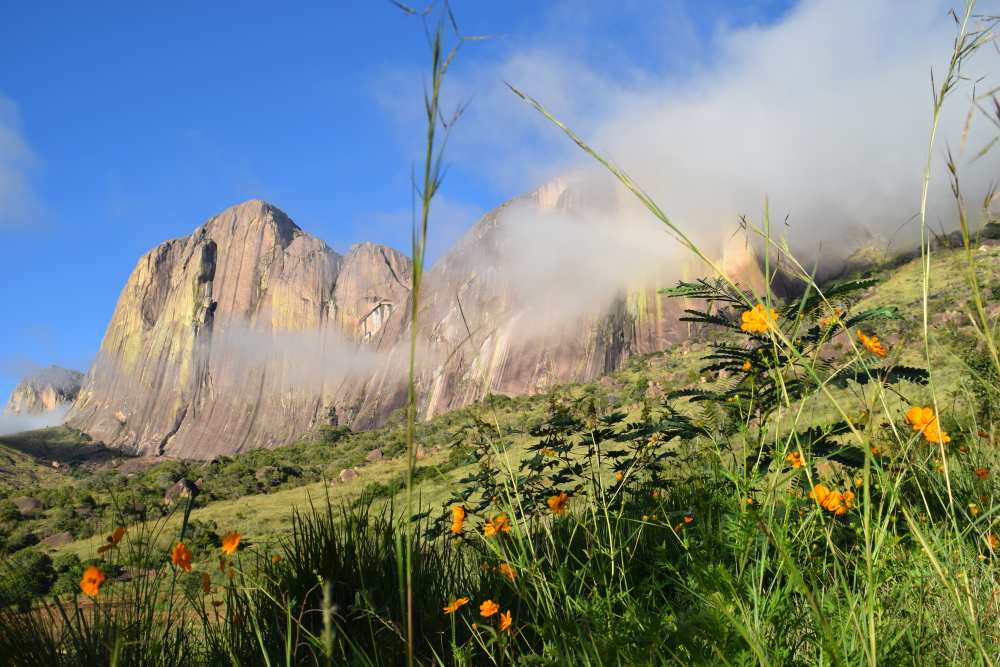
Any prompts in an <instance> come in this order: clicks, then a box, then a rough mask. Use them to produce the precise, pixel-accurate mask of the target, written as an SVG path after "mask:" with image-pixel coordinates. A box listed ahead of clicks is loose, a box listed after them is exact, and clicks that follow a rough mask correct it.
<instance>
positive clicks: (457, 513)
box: [451, 505, 465, 535]
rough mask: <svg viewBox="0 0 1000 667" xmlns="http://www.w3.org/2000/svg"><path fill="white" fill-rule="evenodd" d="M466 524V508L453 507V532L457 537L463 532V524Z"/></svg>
mask: <svg viewBox="0 0 1000 667" xmlns="http://www.w3.org/2000/svg"><path fill="white" fill-rule="evenodd" d="M463 523H465V508H464V507H462V506H461V505H452V507H451V532H453V533H455V534H456V535H457V534H459V533H461V532H462V524H463Z"/></svg>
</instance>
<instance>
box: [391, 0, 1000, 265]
mask: <svg viewBox="0 0 1000 667" xmlns="http://www.w3.org/2000/svg"><path fill="white" fill-rule="evenodd" d="M997 4H998V3H995V2H994V3H984V4H982V5H981V6H980V7H979V11H981V12H983V13H991V12H992V13H997V11H998V9H1000V8H998V7H996V6H994V5H997ZM559 7H560V9H559V10H558V11H554V12H553V13H552V16H551V17H550V20H549V21H548V22H543V23H544V24H543V25H541V26H540V27H539V29H538V32H537V34H535V35H530V36H523V35H522V36H518V37H517V38H516V40H515V39H512V40H511V42H510V44H509V45H508V44H501V46H503V49H502V50H504V53H503V55H502V57H501V58H499V59H497V60H493V61H490V60H489V59H478V60H477V59H475V58H470V63H469V64H467V66H466V67H465V68H464V69H463V68H456V69H455V71H454V73H453V75H452V76H451V78H450V79H449V81H448V86H450V90H451V97H452V99H455V100H465V99H471V100H472V104H471V106H470V107H469V111H468V112H467V114H466V115H465V117H464V118H463V119H462V120H461V121H460V123H459V125H458V127H457V130H456V134H455V137H454V140H453V142H452V143H451V144H450V146H449V151H450V152H449V157H450V159H451V160H452V161H453V162H455V163H457V164H458V165H459V166H460V167H461V168H462V169H464V170H466V171H468V172H474V173H475V174H476V175H478V176H479V177H480V178H481V179H482V180H483V181H486V182H489V183H491V184H493V185H494V186H496V187H497V188H498V189H501V190H504V191H506V192H507V193H508V194H509V195H516V194H519V193H521V192H524V191H527V190H530V189H532V188H533V187H536V186H537V185H539V184H541V183H542V182H544V181H546V180H548V179H549V178H551V177H553V176H556V175H559V174H564V173H569V172H572V171H574V170H576V169H578V168H580V167H581V166H586V168H591V167H592V163H591V162H590V161H589V158H587V157H585V156H584V155H583V154H582V153H581V152H580V151H579V150H578V149H577V148H576V147H575V146H573V145H572V144H571V142H569V141H568V140H567V139H566V138H565V137H564V136H563V135H562V133H561V132H559V130H558V129H557V128H555V127H554V126H552V125H551V124H550V123H548V121H546V120H545V119H543V118H542V117H541V116H540V115H539V114H537V112H535V111H534V110H532V109H530V108H529V107H528V106H527V105H526V104H524V103H523V102H521V101H520V100H518V99H516V98H515V97H514V96H513V95H512V94H511V93H510V92H509V91H508V90H507V88H506V86H505V85H504V81H509V82H511V83H512V84H514V85H516V86H518V87H519V88H521V89H522V90H524V91H525V92H526V93H528V94H530V95H532V96H534V97H536V98H537V99H538V100H540V101H541V102H542V103H543V104H545V105H546V106H547V107H548V108H549V109H550V110H552V111H553V112H554V113H555V114H556V115H557V116H558V117H559V118H561V119H562V120H564V121H565V122H566V123H567V124H569V125H570V126H571V127H573V128H574V129H576V130H578V132H579V133H580V134H581V135H582V136H584V138H586V139H588V140H589V141H590V142H591V143H592V145H594V146H595V147H596V148H598V149H599V150H600V151H602V152H603V153H604V154H606V155H607V156H608V157H610V158H611V159H612V160H613V161H614V162H616V163H617V164H619V165H620V166H622V167H623V168H625V169H626V171H628V172H629V173H630V174H631V175H633V176H634V177H635V178H636V180H638V181H639V182H640V183H641V184H642V185H643V186H644V187H645V188H647V189H648V190H649V191H650V193H651V194H653V196H654V197H655V199H656V200H657V201H658V202H659V203H660V205H661V207H662V208H663V209H664V210H665V211H666V212H667V213H668V215H670V216H671V217H672V218H673V220H674V221H675V222H676V223H677V224H678V225H680V226H681V227H682V228H684V229H685V230H686V231H688V232H689V233H691V234H692V235H693V236H695V237H696V238H697V239H698V240H699V241H700V242H702V243H706V244H709V245H715V246H718V245H721V244H722V243H723V241H724V239H725V238H728V236H729V235H730V233H731V230H732V228H733V226H734V225H735V223H736V221H737V220H738V216H739V215H741V214H748V215H749V216H751V218H752V219H754V220H755V221H756V222H758V223H759V221H760V219H761V214H762V211H763V206H764V199H765V197H768V199H769V202H770V207H771V219H772V222H773V223H774V226H775V228H777V229H782V230H784V229H785V228H784V225H782V224H781V222H782V221H783V220H784V219H785V218H786V216H787V217H788V221H789V226H788V228H787V233H788V236H789V238H790V240H791V242H792V243H793V245H795V246H797V247H798V248H799V249H800V250H801V251H803V254H804V255H812V254H813V253H814V252H815V250H816V249H817V247H818V245H819V244H820V243H822V244H823V255H824V257H825V258H832V257H836V256H838V255H842V254H844V253H846V252H849V251H850V249H851V246H852V245H853V244H854V243H856V242H857V240H858V239H859V238H864V237H865V236H866V235H867V234H869V233H875V234H879V235H881V236H883V237H888V236H890V235H892V234H893V232H894V231H895V230H896V229H897V228H899V227H900V226H901V225H904V224H905V223H906V222H907V221H908V220H910V219H911V218H912V216H913V215H914V214H915V213H917V211H918V208H919V192H920V185H921V173H922V169H923V164H924V161H925V159H926V155H927V141H928V137H929V132H930V122H931V104H930V102H931V95H930V76H929V74H930V70H931V68H932V67H933V68H934V70H935V72H936V73H937V76H938V81H940V78H941V76H942V75H943V70H944V68H945V67H946V66H947V63H948V58H949V55H950V49H951V45H952V40H953V38H954V34H955V25H954V23H953V22H952V20H951V19H950V18H949V16H948V14H947V12H948V9H949V8H950V4H949V3H947V2H941V1H939V0H915V1H914V2H911V3H907V4H906V7H905V8H901V7H900V5H898V4H896V3H872V2H866V1H862V0H848V1H841V0H807V1H804V2H802V3H800V4H799V5H797V6H796V7H794V8H793V9H791V10H790V11H788V12H787V13H786V14H785V15H783V16H782V17H781V18H780V19H779V20H778V21H777V22H775V23H773V24H750V25H747V24H746V23H744V24H743V25H742V26H738V27H732V26H731V25H728V24H726V23H723V22H720V23H718V24H717V25H716V26H715V28H714V30H713V31H712V33H711V35H710V36H709V37H708V38H707V41H706V39H702V45H701V48H693V47H692V46H691V45H692V44H693V41H692V30H693V28H692V22H691V21H690V20H689V19H690V17H689V16H687V15H685V14H684V13H683V12H679V11H678V9H677V5H665V6H664V8H663V9H662V11H655V10H654V11H652V12H650V7H649V5H643V6H641V7H632V10H631V11H634V12H636V16H638V15H639V13H640V12H645V14H643V18H642V20H634V21H633V23H634V24H635V25H638V26H640V29H639V30H638V31H636V32H635V35H634V37H635V44H636V45H637V46H636V48H635V52H634V53H630V52H629V49H630V44H627V43H621V40H620V38H619V41H618V42H617V43H614V44H613V45H611V46H609V45H608V44H606V43H603V42H601V41H598V40H597V39H596V38H597V37H598V36H599V37H601V38H602V39H603V40H607V34H602V33H601V32H600V31H599V30H598V31H597V32H596V33H594V32H592V31H593V27H594V24H595V22H596V23H600V19H602V18H606V17H600V16H598V17H594V16H590V15H588V14H587V13H586V12H582V13H581V14H580V15H579V16H576V15H575V14H574V13H573V12H568V11H565V5H560V6H559ZM623 11H630V10H629V9H626V10H623ZM688 11H692V12H694V11H697V10H696V9H690V10H688ZM646 15H648V18H647V16H646ZM686 16H687V18H686ZM459 18H461V17H459ZM633 27H634V26H633ZM588 31H590V32H588ZM651 36H655V39H653V38H651ZM588 38H589V39H591V40H592V42H593V45H594V46H593V50H594V51H596V52H597V53H598V54H599V56H595V55H594V54H591V53H588V51H587V49H586V47H585V46H584V47H581V41H586V39H588ZM661 44H662V46H660V45H661ZM678 44H680V45H687V46H685V47H684V48H678ZM508 46H509V47H510V48H508ZM488 47H489V44H488V43H487V45H486V46H484V47H478V46H473V48H488ZM460 58H461V57H460ZM997 61H998V55H997V53H996V51H995V50H993V49H984V50H983V51H982V52H981V53H980V54H979V55H978V56H977V57H976V59H974V60H973V61H971V62H970V63H969V64H968V67H967V70H966V71H965V74H966V75H968V76H969V77H970V78H974V77H978V76H980V75H989V73H990V72H991V69H992V70H996V65H997V64H998V63H997ZM460 62H461V61H460ZM417 82H419V77H414V76H412V75H411V76H402V75H400V76H396V77H394V78H392V77H390V78H389V79H388V80H387V83H386V88H385V90H392V91H393V94H392V95H391V96H387V97H386V99H389V98H390V97H391V99H393V100H394V102H393V104H394V106H393V110H394V111H393V113H396V114H397V117H396V120H397V122H398V123H399V124H400V127H401V128H404V130H405V131H407V132H410V131H412V128H413V127H414V124H415V123H416V122H417V120H418V119H417V118H416V117H414V116H407V115H405V113H407V112H405V111H403V110H401V109H406V108H409V107H407V106H406V105H399V104H398V100H399V99H400V96H401V95H404V94H405V95H406V97H404V99H419V98H418V97H417V94H418V91H417V90H416V89H415V86H416V83H417ZM998 84H1000V82H998V81H996V79H995V77H994V78H990V77H989V76H987V78H986V79H985V80H984V81H982V82H981V83H980V84H979V90H980V91H982V90H985V89H988V88H990V87H992V86H996V85H998ZM407 87H408V88H407ZM969 93H970V88H969V87H968V86H966V87H964V88H961V89H960V90H959V91H958V92H956V93H955V94H954V96H953V97H952V98H951V99H950V100H949V101H948V105H947V107H946V111H945V114H944V116H943V118H942V123H941V127H942V131H941V134H940V136H939V141H938V144H937V147H936V149H935V152H934V156H935V160H936V167H935V172H934V180H933V185H932V190H931V197H930V206H929V216H928V220H929V223H930V224H932V225H933V226H935V227H937V226H938V224H942V225H943V226H945V227H948V226H953V225H952V224H951V222H950V221H953V220H954V204H953V202H952V200H951V198H950V190H949V187H948V182H947V180H946V178H945V174H944V170H943V160H941V159H940V158H941V157H942V154H943V151H944V149H945V147H946V146H951V147H952V148H954V149H957V147H958V146H959V144H960V143H961V139H960V135H961V132H962V126H963V123H964V120H965V114H966V113H967V111H968V109H969ZM409 106H413V107H414V108H415V113H416V112H419V108H418V107H419V105H416V104H414V105H409ZM387 108H388V107H387ZM398 114H404V115H398ZM995 131H996V128H995V127H993V126H992V125H990V124H988V123H987V122H986V119H985V118H981V117H977V118H975V119H974V122H973V125H972V128H971V132H970V138H969V143H968V148H967V150H966V153H965V155H964V156H963V157H962V160H963V167H962V168H963V179H964V184H963V185H964V188H965V191H966V194H967V199H968V201H969V202H970V203H973V202H978V201H979V200H980V199H981V196H982V193H983V192H985V189H986V188H987V186H988V184H989V182H990V180H991V179H993V178H994V177H995V176H996V175H997V173H998V167H1000V150H998V151H994V152H993V153H992V154H990V155H989V156H987V157H986V158H984V159H982V160H980V161H979V162H978V163H976V164H974V165H968V164H966V163H968V161H969V157H970V156H971V154H972V153H974V152H975V150H978V148H979V147H981V146H982V145H984V144H985V143H986V142H987V141H988V140H989V139H990V138H992V136H993V135H994V133H995ZM604 178H607V179H611V176H610V175H605V176H604ZM470 223H471V221H470ZM916 238H917V231H916V226H915V225H914V224H912V223H911V224H909V225H908V226H905V227H904V229H903V231H902V232H901V233H899V234H898V235H896V238H895V239H894V242H895V243H896V244H897V246H898V245H912V244H914V243H915V241H916ZM714 249H715V248H710V251H711V250H714Z"/></svg>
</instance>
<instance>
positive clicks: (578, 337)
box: [68, 179, 760, 458]
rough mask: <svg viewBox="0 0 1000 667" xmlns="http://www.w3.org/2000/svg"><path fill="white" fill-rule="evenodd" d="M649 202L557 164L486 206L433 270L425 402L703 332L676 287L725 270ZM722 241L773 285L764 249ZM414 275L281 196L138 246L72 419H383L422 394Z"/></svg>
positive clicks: (186, 449)
mask: <svg viewBox="0 0 1000 667" xmlns="http://www.w3.org/2000/svg"><path fill="white" fill-rule="evenodd" d="M631 201H632V199H631V196H630V195H628V194H627V193H622V192H619V191H617V190H614V189H609V188H595V187H591V185H590V184H587V183H583V184H581V183H579V182H572V181H570V180H568V179H560V180H555V181H553V182H551V183H549V184H547V185H545V186H543V187H542V188H539V189H538V190H537V191H535V192H533V193H530V194H528V195H525V196H523V197H519V198H517V199H515V200H512V201H510V202H508V203H506V204H504V205H503V206H501V207H499V208H497V209H496V210H494V211H491V212H490V213H488V214H487V215H485V216H484V217H483V218H482V220H480V221H479V222H478V223H477V224H476V225H474V226H473V227H472V228H471V229H470V230H469V231H468V232H467V233H466V234H465V236H464V237H463V238H462V239H460V240H459V241H458V242H457V243H456V244H455V246H454V247H453V248H452V249H451V250H450V251H449V252H448V253H446V254H445V255H444V256H443V257H442V258H441V259H440V260H439V261H438V262H436V264H435V265H434V266H433V267H429V269H428V271H427V272H426V274H425V275H424V284H423V292H422V295H421V298H420V301H419V303H418V313H419V316H418V323H417V336H416V346H417V347H416V349H417V351H418V357H417V359H418V361H417V366H416V379H417V387H418V397H419V402H420V412H421V415H422V416H424V417H428V418H429V417H431V416H433V415H436V414H440V413H441V412H444V411H447V410H450V409H453V408H456V407H460V406H462V405H466V404H468V403H470V402H472V401H475V400H478V399H480V398H482V397H484V396H486V395H487V394H489V393H491V392H494V393H504V394H526V393H536V392H541V391H544V390H546V389H548V388H549V387H551V386H553V385H557V384H561V383H566V382H575V381H581V380H589V379H592V378H595V377H598V376H600V375H602V374H605V373H608V372H611V371H614V370H616V369H617V368H619V367H620V366H621V365H622V363H623V362H624V361H625V360H626V359H628V358H629V357H630V356H632V355H635V354H645V353H649V352H652V351H656V350H660V349H663V348H664V347H666V346H667V345H669V344H670V343H671V342H675V341H678V340H681V339H683V338H685V337H686V336H688V335H689V331H688V328H687V325H686V324H685V323H683V322H679V321H678V317H679V315H680V314H681V311H682V309H683V308H684V307H685V306H686V305H689V304H684V303H682V302H679V301H677V300H672V299H668V298H666V297H664V296H663V295H661V294H659V293H658V292H657V290H658V289H659V288H661V287H664V286H668V285H671V284H673V283H674V282H676V280H677V279H678V278H693V277H696V276H699V275H704V273H705V272H706V267H704V266H699V265H698V264H697V263H692V262H690V261H688V260H686V259H681V257H682V255H681V254H680V253H678V247H677V244H676V241H675V240H673V239H672V238H670V236H669V235H667V234H666V232H665V230H664V228H663V226H662V225H661V224H660V223H657V222H655V221H651V220H650V219H649V217H648V215H646V216H645V217H643V212H641V211H637V210H636V209H635V207H634V205H632V204H631ZM716 251H717V256H718V257H720V258H723V254H725V258H724V259H725V262H724V263H725V264H726V265H727V266H728V267H730V268H731V269H732V270H733V271H734V272H736V273H738V274H739V275H737V276H736V277H737V279H740V280H742V281H745V282H746V284H748V285H749V284H754V283H755V281H756V284H760V271H759V269H758V263H757V262H756V261H755V259H754V257H753V253H752V251H751V250H749V249H748V248H737V247H733V248H728V247H727V248H724V247H723V244H720V245H719V246H718V248H717V249H716ZM720 262H721V259H720ZM412 274H413V267H412V264H411V261H410V260H409V259H408V258H407V257H406V256H404V255H402V254H401V253H399V252H397V251H395V250H392V249H390V248H387V247H384V246H380V245H376V244H371V243H362V244H358V245H356V246H354V247H352V248H351V249H350V250H349V251H348V252H347V254H346V255H343V256H341V255H339V254H337V253H336V252H334V251H332V250H331V249H330V248H329V247H328V246H327V245H326V244H325V243H324V242H323V241H321V240H319V239H317V238H315V237H313V236H311V235H309V234H307V233H305V232H304V231H302V230H301V229H300V228H299V227H298V226H297V225H295V223H293V222H292V221H291V220H290V219H289V218H288V217H287V216H286V215H285V214H284V213H282V212H281V211H279V210H278V209H276V208H275V207H273V206H271V205H269V204H267V203H265V202H262V201H257V200H254V201H249V202H245V203H243V204H240V205H238V206H235V207H233V208H230V209H227V210H226V211H224V212H222V213H220V214H219V215H217V216H215V217H213V218H212V219H211V220H209V221H208V222H206V223H205V224H204V225H202V226H201V227H199V228H197V229H196V230H195V231H194V233H193V234H191V235H190V236H188V237H185V238H181V239H175V240H172V241H167V242H166V243H163V244H162V245H160V246H158V247H157V248H155V249H153V250H152V251H150V252H149V253H147V254H146V255H144V256H143V257H142V258H141V259H140V260H139V263H138V264H137V265H136V267H135V269H134V271H133V272H132V275H131V277H130V278H129V280H128V282H127V283H126V285H125V288H124V289H123V290H122V293H121V296H120V297H119V300H118V304H117V307H116V308H115V312H114V315H113V317H112V319H111V322H110V324H109V325H108V329H107V332H106V334H105V337H104V340H103V343H102V345H101V349H100V353H99V354H98V356H97V358H96V361H95V363H94V365H93V367H92V368H91V370H90V372H89V374H88V375H87V377H86V380H85V382H84V386H83V388H82V390H81V391H80V395H79V398H78V399H77V401H76V403H75V405H74V407H73V409H72V410H71V412H70V414H69V417H68V423H69V424H70V425H71V426H74V427H76V428H79V429H80V430H82V431H84V432H86V433H88V434H90V435H91V436H92V437H94V438H95V439H97V440H100V441H103V442H105V443H107V444H110V445H115V446H120V447H124V448H127V449H131V450H133V451H135V452H137V453H140V454H145V455H169V456H177V457H190V458H211V457H213V456H216V455H219V454H229V453H234V452H238V451H243V450H248V449H253V448H260V447H275V446H280V445H283V444H286V443H288V442H290V441H292V440H294V439H295V438H296V437H299V436H301V435H302V434H303V433H305V432H306V431H308V430H309V429H311V428H313V427H315V426H317V425H318V424H322V423H327V422H329V421H330V420H332V419H333V416H334V415H336V419H337V420H338V421H339V423H340V424H347V425H350V426H352V427H354V428H356V429H357V428H367V427H372V426H376V425H378V424H381V423H383V422H384V421H385V420H386V419H387V418H388V416H389V415H390V414H391V413H392V412H393V411H394V410H397V409H398V408H400V407H402V406H403V405H404V403H405V399H406V383H405V378H406V373H407V365H408V357H409V349H410V341H411V333H412V329H411V327H410V319H411V310H412V307H413V303H412V300H411V299H412V291H411V290H412V281H413V277H412Z"/></svg>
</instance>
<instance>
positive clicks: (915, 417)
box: [905, 405, 934, 431]
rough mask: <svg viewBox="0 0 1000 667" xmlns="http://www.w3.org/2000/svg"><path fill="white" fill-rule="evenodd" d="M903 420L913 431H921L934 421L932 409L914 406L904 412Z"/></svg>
mask: <svg viewBox="0 0 1000 667" xmlns="http://www.w3.org/2000/svg"><path fill="white" fill-rule="evenodd" d="M905 419H906V423H907V424H909V425H910V426H912V427H913V430H914V431H923V430H924V427H926V426H927V425H928V424H930V423H931V422H932V421H934V409H933V408H922V407H920V406H918V405H914V406H912V407H911V408H910V409H909V410H907V411H906V417H905Z"/></svg>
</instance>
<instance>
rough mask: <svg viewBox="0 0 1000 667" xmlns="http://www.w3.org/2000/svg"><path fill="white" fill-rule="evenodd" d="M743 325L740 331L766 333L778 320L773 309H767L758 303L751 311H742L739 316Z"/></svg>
mask: <svg viewBox="0 0 1000 667" xmlns="http://www.w3.org/2000/svg"><path fill="white" fill-rule="evenodd" d="M741 319H742V320H743V323H742V324H741V325H740V329H742V330H743V331H749V332H753V333H766V332H767V330H768V328H769V327H770V326H771V325H773V324H774V322H775V320H777V319H778V313H777V312H775V310H774V309H773V308H767V307H765V306H764V304H762V303H758V304H757V305H756V306H754V307H753V310H745V311H743V315H742V316H741Z"/></svg>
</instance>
